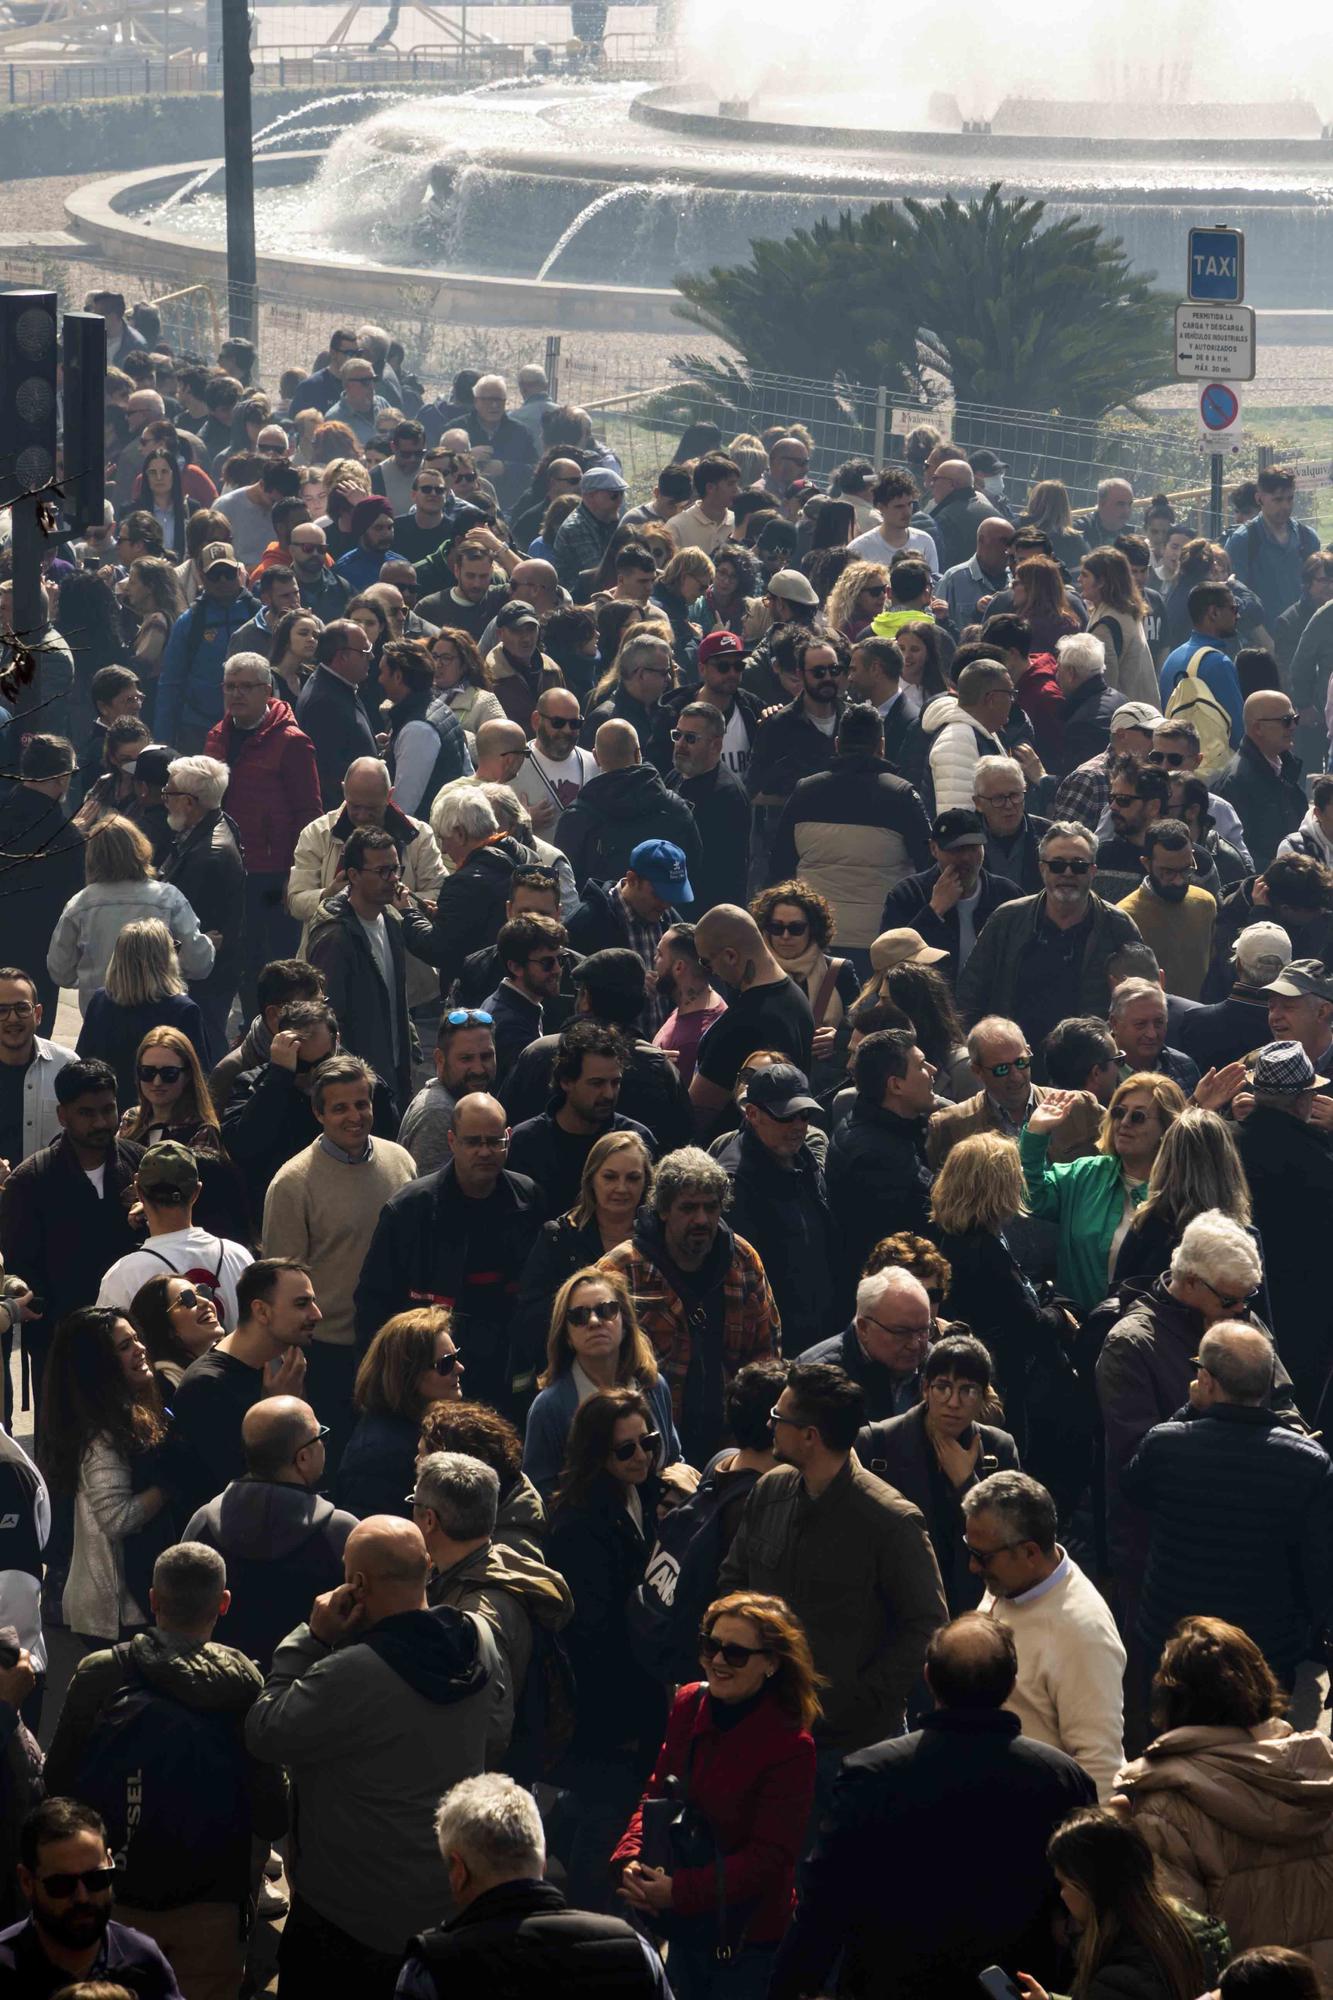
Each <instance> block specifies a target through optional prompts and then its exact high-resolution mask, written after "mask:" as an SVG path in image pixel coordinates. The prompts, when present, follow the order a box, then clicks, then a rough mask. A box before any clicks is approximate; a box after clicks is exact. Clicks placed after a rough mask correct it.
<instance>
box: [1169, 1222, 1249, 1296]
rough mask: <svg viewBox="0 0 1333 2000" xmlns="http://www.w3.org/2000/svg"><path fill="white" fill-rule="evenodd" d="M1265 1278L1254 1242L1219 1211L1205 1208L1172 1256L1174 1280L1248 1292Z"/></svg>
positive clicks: (1185, 1233) (1183, 1235)
mask: <svg viewBox="0 0 1333 2000" xmlns="http://www.w3.org/2000/svg"><path fill="white" fill-rule="evenodd" d="M1263 1275H1264V1267H1263V1265H1262V1263H1261V1262H1260V1260H1259V1252H1258V1251H1257V1250H1256V1249H1255V1247H1254V1238H1253V1237H1252V1236H1251V1235H1250V1232H1249V1231H1248V1229H1244V1228H1242V1226H1241V1224H1240V1223H1239V1222H1236V1221H1234V1220H1233V1219H1232V1217H1231V1216H1229V1215H1226V1214H1224V1213H1223V1211H1222V1210H1221V1209H1220V1208H1206V1209H1205V1210H1204V1212H1203V1214H1202V1215H1196V1216H1195V1218H1194V1220H1193V1221H1192V1222H1187V1223H1186V1224H1185V1227H1184V1229H1183V1230H1182V1231H1181V1236H1180V1241H1179V1243H1177V1245H1176V1247H1175V1249H1174V1250H1173V1251H1172V1252H1171V1276H1172V1277H1173V1278H1204V1279H1206V1280H1207V1282H1208V1283H1209V1284H1211V1283H1213V1281H1214V1280H1216V1281H1217V1283H1218V1284H1220V1285H1222V1286H1223V1287H1224V1288H1225V1289H1226V1290H1228V1291H1234V1292H1249V1291H1253V1290H1254V1288H1255V1287H1256V1286H1257V1285H1258V1284H1260V1283H1261V1282H1262V1280H1263Z"/></svg>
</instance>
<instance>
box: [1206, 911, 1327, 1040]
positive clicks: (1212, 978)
mask: <svg viewBox="0 0 1333 2000" xmlns="http://www.w3.org/2000/svg"><path fill="white" fill-rule="evenodd" d="M1257 879H1258V878H1257V877H1256V876H1254V875H1247V876H1246V877H1245V880H1244V881H1243V882H1238V883H1237V884H1236V886H1235V888H1234V889H1228V890H1227V891H1226V893H1225V895H1224V896H1223V898H1222V901H1221V903H1220V904H1219V906H1218V911H1217V924H1216V927H1215V929H1214V931H1213V962H1212V964H1211V965H1210V966H1209V968H1208V977H1207V978H1206V979H1205V980H1204V982H1203V997H1204V999H1205V1000H1225V999H1226V997H1227V995H1228V994H1229V993H1230V992H1231V989H1232V981H1233V979H1234V978H1235V968H1234V966H1233V964H1232V954H1233V952H1234V949H1235V944H1236V939H1237V938H1238V937H1239V936H1240V934H1241V932H1242V931H1243V930H1245V929H1247V928H1248V927H1249V925H1250V924H1258V923H1271V922H1272V920H1273V911H1272V910H1271V908H1269V907H1268V905H1266V904H1264V903H1262V902H1256V901H1255V895H1254V890H1255V883H1256V881H1257ZM1282 927H1283V929H1284V930H1285V931H1286V932H1287V935H1288V936H1289V937H1290V939H1291V945H1292V955H1293V957H1295V958H1318V959H1321V960H1322V961H1323V963H1324V964H1325V965H1329V964H1333V911H1329V910H1315V911H1311V912H1310V914H1309V915H1308V917H1307V918H1306V921H1305V922H1304V923H1302V924H1300V925H1297V926H1294V927H1293V924H1292V921H1291V916H1290V913H1284V916H1283V926H1282ZM1267 1039H1268V1037H1267V1035H1266V1034H1261V1035H1260V1036H1259V1040H1260V1041H1261V1042H1263V1041H1267ZM1250 1046H1251V1048H1253V1047H1254V1043H1251V1044H1250Z"/></svg>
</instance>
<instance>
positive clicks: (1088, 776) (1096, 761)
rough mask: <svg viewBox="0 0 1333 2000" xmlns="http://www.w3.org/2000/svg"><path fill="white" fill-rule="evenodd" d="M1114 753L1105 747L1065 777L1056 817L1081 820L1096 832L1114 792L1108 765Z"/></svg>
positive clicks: (1062, 780)
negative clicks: (1112, 791)
mask: <svg viewBox="0 0 1333 2000" xmlns="http://www.w3.org/2000/svg"><path fill="white" fill-rule="evenodd" d="M1111 754H1112V753H1111V752H1110V751H1109V750H1103V751H1101V752H1099V754H1098V755H1097V756H1096V757H1089V759H1088V761H1087V763H1086V764H1076V765H1075V767H1074V769H1073V770H1072V771H1071V772H1070V773H1069V775H1068V777H1067V778H1062V779H1061V781H1060V789H1059V791H1058V792H1057V793H1056V795H1055V806H1054V808H1053V811H1052V818H1054V819H1076V820H1081V821H1082V823H1083V825H1084V826H1086V827H1091V829H1092V831H1093V832H1094V833H1095V832H1096V831H1097V822H1098V821H1099V820H1100V818H1101V816H1102V814H1103V813H1104V812H1105V811H1106V802H1107V800H1108V798H1109V797H1110V795H1111V780H1110V775H1109V772H1108V769H1107V767H1108V765H1109V763H1110V760H1111Z"/></svg>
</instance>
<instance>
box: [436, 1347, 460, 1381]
mask: <svg viewBox="0 0 1333 2000" xmlns="http://www.w3.org/2000/svg"><path fill="white" fill-rule="evenodd" d="M458 1361H459V1356H458V1353H457V1350H455V1351H454V1353H452V1354H441V1355H439V1356H438V1357H437V1358H436V1359H435V1360H434V1361H432V1362H431V1364H430V1365H431V1369H432V1372H433V1373H434V1374H436V1375H452V1374H453V1372H454V1370H455V1368H457V1366H458Z"/></svg>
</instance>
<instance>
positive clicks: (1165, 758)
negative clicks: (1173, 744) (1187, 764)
mask: <svg viewBox="0 0 1333 2000" xmlns="http://www.w3.org/2000/svg"><path fill="white" fill-rule="evenodd" d="M1184 761H1185V752H1184V751H1183V750H1150V751H1149V752H1148V762H1149V763H1150V764H1156V765H1157V766H1158V767H1159V768H1160V767H1162V766H1165V768H1166V769H1167V770H1168V771H1178V770H1179V769H1180V767H1181V765H1182V764H1183V763H1184Z"/></svg>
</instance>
